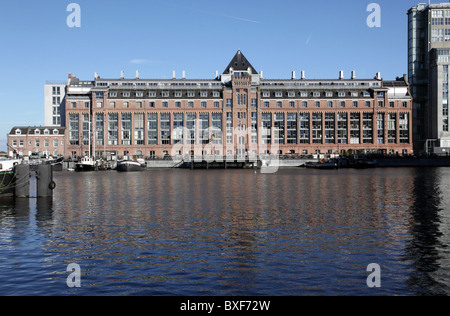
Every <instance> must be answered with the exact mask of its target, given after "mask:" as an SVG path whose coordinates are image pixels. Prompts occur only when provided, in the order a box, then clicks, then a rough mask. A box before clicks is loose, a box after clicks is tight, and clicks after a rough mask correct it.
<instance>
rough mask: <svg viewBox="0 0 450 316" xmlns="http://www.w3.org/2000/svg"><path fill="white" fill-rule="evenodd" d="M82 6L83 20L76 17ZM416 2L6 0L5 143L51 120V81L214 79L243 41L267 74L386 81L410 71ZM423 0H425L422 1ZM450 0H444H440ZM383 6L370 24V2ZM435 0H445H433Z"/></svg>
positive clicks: (1, 30)
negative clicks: (47, 112) (72, 19)
mask: <svg viewBox="0 0 450 316" xmlns="http://www.w3.org/2000/svg"><path fill="white" fill-rule="evenodd" d="M71 2H75V3H77V4H79V5H80V7H81V27H80V28H69V27H68V26H67V24H66V20H67V17H68V16H69V14H70V12H67V11H66V8H67V6H68V5H69V4H70V3H71ZM419 2H420V1H410V0H395V1H393V0H378V1H377V0H371V1H370V0H369V1H365V0H341V1H337V0H316V1H304V0H278V1H267V0H228V1H218V0H191V1H186V0H184V1H182V0H128V1H117V0H109V1H104V0H78V1H77V0H72V1H64V0H44V1H31V0H26V1H24V0H15V1H12V0H4V1H2V4H1V6H0V43H1V46H0V150H6V145H5V140H6V134H7V133H8V132H9V131H10V129H11V128H12V127H13V126H16V125H43V124H44V84H45V82H46V81H65V80H66V79H67V75H68V73H69V72H71V73H72V74H73V75H76V76H77V77H78V78H80V79H85V80H92V79H93V76H94V73H95V72H98V73H99V75H100V76H101V77H104V78H118V77H119V76H120V71H121V70H124V71H125V77H130V78H132V77H134V75H135V72H136V70H139V72H140V76H141V78H171V76H172V71H173V70H175V71H176V72H177V76H181V72H182V71H183V70H185V71H186V76H187V78H212V77H214V75H215V71H216V70H218V71H219V72H220V73H221V72H222V71H223V70H224V69H225V67H226V66H227V65H228V63H229V61H230V60H231V58H232V57H233V56H234V54H235V53H236V51H237V50H238V49H241V50H242V52H243V54H244V55H245V56H246V57H247V58H248V59H249V61H250V62H251V63H252V65H253V66H254V67H255V68H256V70H258V71H261V70H262V71H263V72H264V77H265V78H290V75H291V71H292V70H296V71H297V72H298V73H299V72H300V71H301V70H305V72H306V76H307V78H337V77H338V73H339V71H340V70H344V72H345V76H346V77H348V76H349V75H350V72H351V71H352V70H355V71H356V75H357V77H358V78H372V77H374V76H375V74H376V73H377V72H381V74H382V77H383V78H385V79H395V77H396V76H402V75H403V74H404V73H407V15H406V13H407V11H408V9H409V8H410V7H412V6H414V5H417V4H418V3H419ZM422 2H423V1H422ZM439 2H442V1H439ZM370 3H377V4H379V5H380V7H381V27H379V28H369V27H368V26H367V23H366V20H367V17H368V16H369V14H370V12H367V6H368V5H369V4H370ZM432 3H438V2H437V1H432Z"/></svg>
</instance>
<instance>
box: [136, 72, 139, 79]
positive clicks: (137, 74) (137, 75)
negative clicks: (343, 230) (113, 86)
mask: <svg viewBox="0 0 450 316" xmlns="http://www.w3.org/2000/svg"><path fill="white" fill-rule="evenodd" d="M136 79H139V70H136Z"/></svg>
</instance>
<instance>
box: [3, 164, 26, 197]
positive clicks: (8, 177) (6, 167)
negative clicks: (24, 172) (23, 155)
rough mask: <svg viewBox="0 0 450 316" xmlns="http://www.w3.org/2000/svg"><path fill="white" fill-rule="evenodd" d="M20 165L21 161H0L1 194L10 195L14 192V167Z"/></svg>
mask: <svg viewBox="0 0 450 316" xmlns="http://www.w3.org/2000/svg"><path fill="white" fill-rule="evenodd" d="M20 163H21V160H18V159H3V160H0V194H10V193H13V192H14V191H13V186H14V178H15V177H14V167H15V166H17V165H19V164H20Z"/></svg>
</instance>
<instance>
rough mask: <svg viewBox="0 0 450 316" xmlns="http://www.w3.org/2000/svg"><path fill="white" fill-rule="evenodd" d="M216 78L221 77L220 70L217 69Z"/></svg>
mask: <svg viewBox="0 0 450 316" xmlns="http://www.w3.org/2000/svg"><path fill="white" fill-rule="evenodd" d="M216 79H219V71H218V70H216Z"/></svg>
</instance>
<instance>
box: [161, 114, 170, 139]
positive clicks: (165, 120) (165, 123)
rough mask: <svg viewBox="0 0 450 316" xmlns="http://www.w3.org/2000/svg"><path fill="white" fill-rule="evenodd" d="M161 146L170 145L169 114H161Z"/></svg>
mask: <svg viewBox="0 0 450 316" xmlns="http://www.w3.org/2000/svg"><path fill="white" fill-rule="evenodd" d="M160 128H161V130H160V131H161V145H170V139H171V130H170V114H169V113H161V122H160Z"/></svg>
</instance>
